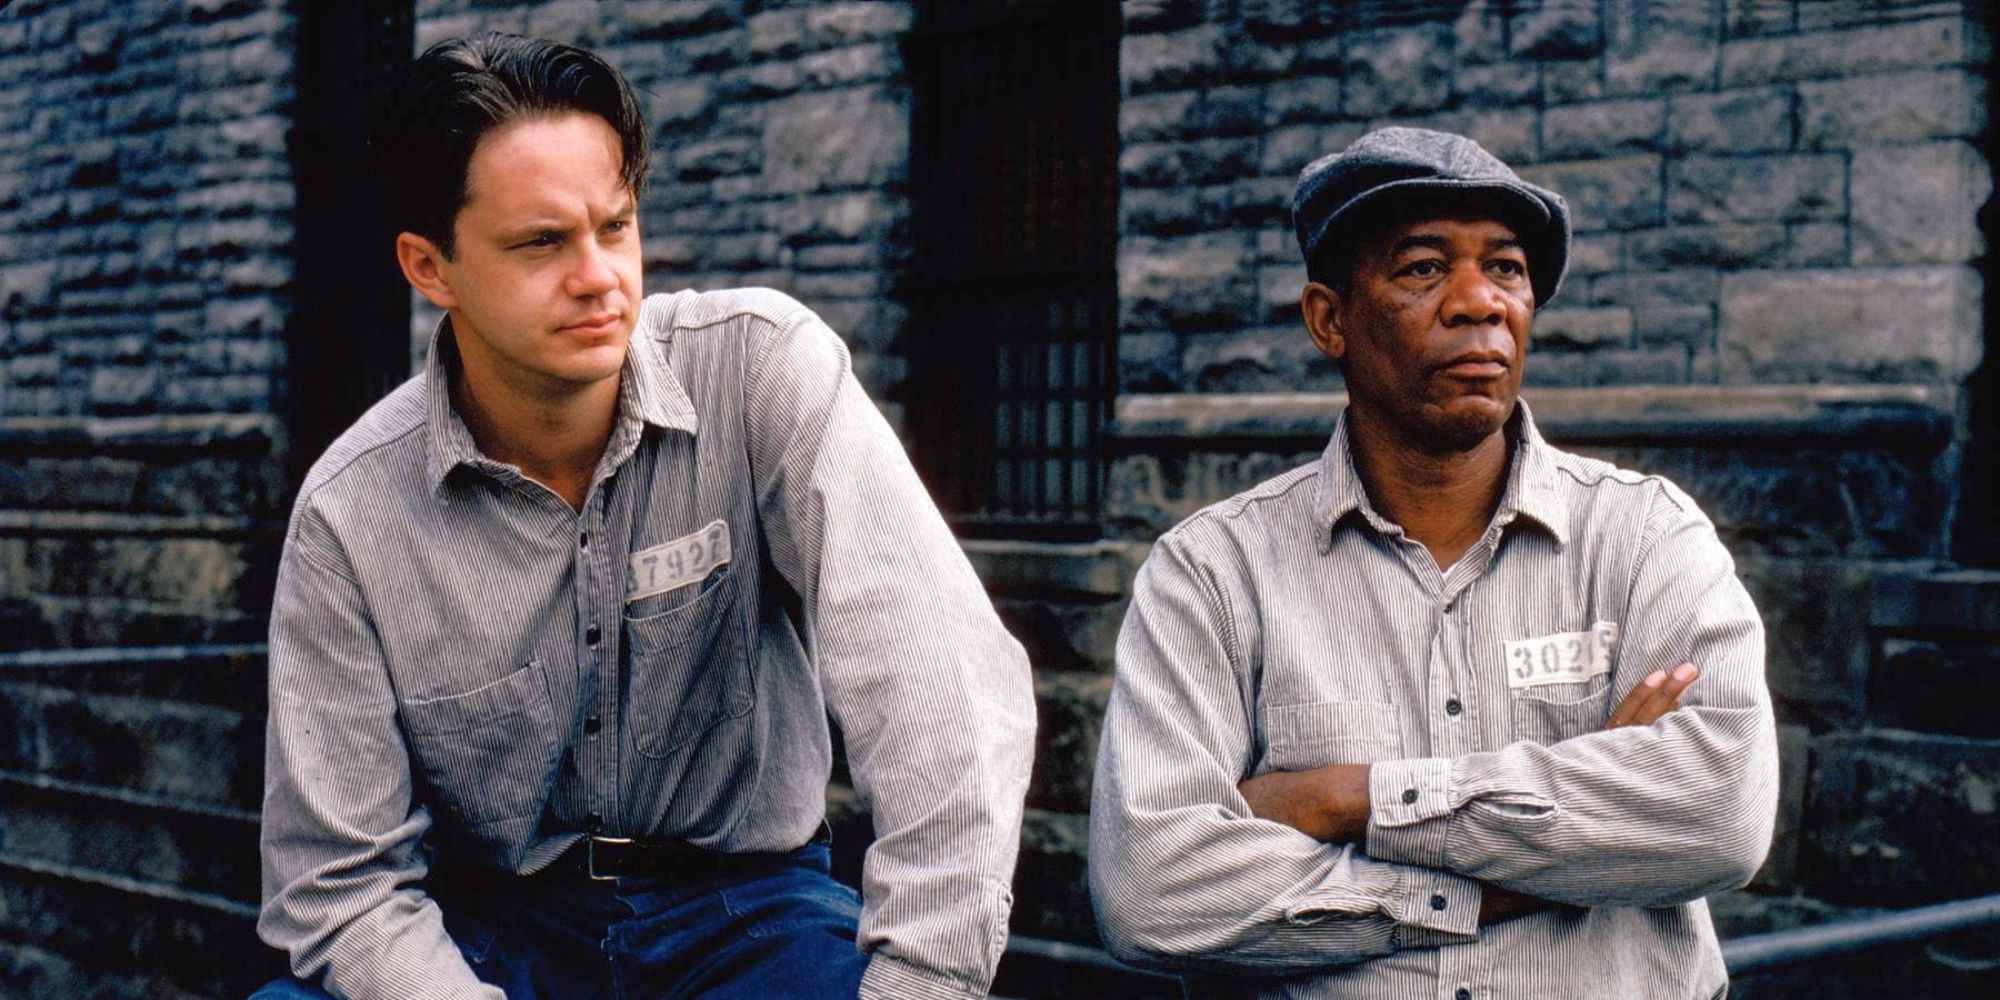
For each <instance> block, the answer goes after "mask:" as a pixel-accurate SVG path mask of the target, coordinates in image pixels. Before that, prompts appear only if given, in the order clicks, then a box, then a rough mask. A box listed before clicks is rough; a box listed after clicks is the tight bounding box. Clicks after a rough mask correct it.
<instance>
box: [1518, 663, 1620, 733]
mask: <svg viewBox="0 0 2000 1000" xmlns="http://www.w3.org/2000/svg"><path fill="white" fill-rule="evenodd" d="M1610 696H1611V675H1610V674H1599V675H1597V676H1596V677H1593V678H1591V679H1590V680H1588V681H1584V682H1581V683H1577V684H1550V685H1547V686H1545V687H1536V688H1522V689H1520V690H1518V691H1515V692H1513V717H1514V739H1515V740H1516V741H1519V740H1527V741H1528V742H1530V743H1539V744H1541V745H1543V746H1549V745H1550V744H1554V743H1560V742H1562V741H1563V740H1566V739H1569V738H1570V737H1572V736H1582V735H1583V734H1585V733H1594V732H1596V731H1598V730H1599V729H1602V728H1604V720H1605V718H1606V716H1607V714H1608V710H1607V709H1606V707H1605V703H1606V702H1607V701H1608V700H1609V698H1610Z"/></svg>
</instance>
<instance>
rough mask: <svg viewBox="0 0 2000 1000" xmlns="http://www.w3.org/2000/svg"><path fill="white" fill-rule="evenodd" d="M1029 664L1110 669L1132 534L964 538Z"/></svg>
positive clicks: (1131, 565) (1130, 570)
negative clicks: (1096, 538)
mask: <svg viewBox="0 0 2000 1000" xmlns="http://www.w3.org/2000/svg"><path fill="white" fill-rule="evenodd" d="M961 544H962V545H963V547H964V548H965V554H966V557H967V558H968V559H970V560H971V561H972V567H973V569H974V570H975V571H976V572H978V574H979V578H980V580H981V581H983V582H984V583H985V584H986V589H987V592H988V593H990V594H991V595H992V596H993V604H994V607H995V608H996V609H997V610H998V611H999V612H1000V619H1001V621H1003V622H1005V623H1006V625H1007V628H1008V631H1010V632H1012V633H1013V634H1014V636H1015V638H1018V639H1020V640H1021V644H1022V645H1023V646H1024V647H1026V648H1027V650H1028V659H1029V662H1031V663H1033V664H1034V665H1035V669H1036V671H1038V672H1039V671H1045V670H1073V671H1098V672H1101V673H1109V672H1110V671H1111V662H1112V651H1113V648H1114V646H1115V645H1116V643H1117V639H1118V626H1119V623H1120V622H1121V621H1122V620H1123V619H1124V616H1125V598H1126V595H1127V594H1128V593H1129V592H1130V590H1131V586H1132V575H1133V574H1134V573H1136V572H1138V569H1139V564H1140V563H1141V562H1143V561H1145V558H1146V552H1147V551H1148V549H1149V546H1148V545H1146V544H1145V543H1140V542H1088V543H1080V544H1063V543H1052V542H1024V541H1005V540H995V539H972V540H967V541H965V542H962V543H961Z"/></svg>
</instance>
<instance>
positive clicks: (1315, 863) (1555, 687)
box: [1090, 404, 1777, 1000]
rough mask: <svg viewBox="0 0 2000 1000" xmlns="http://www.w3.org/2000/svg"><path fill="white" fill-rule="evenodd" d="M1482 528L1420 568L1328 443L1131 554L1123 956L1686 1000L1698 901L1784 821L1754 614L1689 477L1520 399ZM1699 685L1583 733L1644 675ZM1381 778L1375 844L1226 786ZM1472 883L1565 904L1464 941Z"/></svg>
mask: <svg viewBox="0 0 2000 1000" xmlns="http://www.w3.org/2000/svg"><path fill="white" fill-rule="evenodd" d="M1509 432H1510V433H1512V434H1513V435H1514V441H1515V448H1514V458H1513V461H1512V464H1511V468H1510V471H1509V474H1508V481H1507V484H1506V486H1505V489H1504V491H1503V495H1502V499H1501V502H1500V504H1499V507H1498V509H1497V511H1496V512H1495V514H1494V517H1493V520H1492V523H1491V525H1490V526H1489V527H1488V528H1487V530H1486V532H1485V534H1484V535H1483V536H1482V538H1481V539H1480V541H1479V543H1478V544H1476V545H1475V546H1474V547H1473V548H1472V549H1470V550H1469V551H1468V552H1467V553H1466V554H1465V556H1464V557H1463V558H1462V559H1460V560H1459V561H1458V563H1457V564H1455V565H1454V566H1452V567H1450V569H1448V570H1444V571H1441V570H1439V568H1438V567H1437V565H1436V564H1435V563H1434V562H1433V561H1432V559H1431V557H1430V554H1429V552H1428V550H1426V549H1425V548H1424V547H1423V546H1422V545H1420V544H1418V543H1417V542H1415V541H1414V540H1412V539H1410V538H1408V537H1407V536H1406V535H1405V534H1404V533H1403V531H1402V529H1401V528H1399V527H1397V526H1396V525H1394V524H1391V523H1389V522H1388V521H1387V520H1385V519H1384V518H1383V517H1382V516H1381V515H1380V514H1379V513H1377V512H1376V511H1375V510H1374V509H1373V508H1372V507H1371V506H1370V505H1369V502H1368V498H1367V495H1366V493H1365V491H1364V490H1363V488H1362V484H1361V481H1360V479H1359V478H1358V477H1357V476H1356V473H1355V468H1354V464H1353V462H1352V458H1351V456H1350V454H1349V451H1348V439H1347V428H1346V420H1345V418H1344V417H1343V419H1342V420H1341V422H1340V424H1339V426H1338V428H1337V429H1336V430H1335V432H1334V435H1333V439H1332V441H1331V442H1330V443H1329V444H1328V445H1327V449H1326V452H1325V454H1324V456H1323V457H1322V458H1321V460H1320V461H1319V462H1317V463H1314V464H1312V465H1309V466H1306V467H1303V468H1300V469H1295V470H1293V471H1292V472H1289V473H1286V474H1285V475H1282V476H1279V477H1277V478H1275V479H1272V480H1270V481H1268V482H1266V483H1264V484H1262V485H1260V486H1258V487H1256V488H1255V489H1252V490H1250V491H1248V492H1246V493H1243V494H1241V495H1239V496H1236V497H1234V498H1232V499H1230V500H1227V501H1224V502H1222V503H1219V504H1216V505H1213V506H1211V507H1208V508H1207V509H1205V510H1203V511H1201V512H1199V513H1197V514H1195V515H1194V516H1193V517H1191V518H1189V519H1188V520H1187V521H1185V522H1183V523H1182V524H1180V525H1179V526H1178V527H1176V528H1175V529H1174V530H1173V531H1171V532H1169V533H1168V534H1167V535H1165V536H1164V537H1162V538H1161V539H1160V541H1159V543H1158V544H1157V545H1156V546H1155V547H1154V549H1153V552H1152V555H1151V556H1150V557H1149V558H1148V559H1147V561H1146V564H1145V566H1144V567H1143V568H1142V569H1141V571H1140V573H1139V577H1138V580H1137V583H1136V584H1135V591H1134V595H1133V599H1132V605H1131V609H1130V611H1129V612H1128V613H1127V616H1126V619H1125V625H1124V629H1123V631H1122V633H1121V634H1120V636H1119V641H1118V674H1117V680H1116V683H1115V686H1114V688H1113V692H1112V697H1111V708H1110V712H1109V715H1108V717H1107V719H1106V722H1105V729H1104V735H1103V742H1102V747H1101V750H1100V751H1099V756H1098V764H1097V780H1096V791H1095V801H1094V802H1093V805H1092V814H1091V838H1090V840H1091V842H1090V871H1091V889H1092V895H1093V898H1094V900H1095V902H1096V905H1097V912H1098V919H1099V922H1100V925H1101V927H1102V930H1103V932H1104V936H1105V940H1106V941H1107V942H1109V943H1110V945H1111V947H1112V950H1113V951H1114V952H1115V953H1116V954H1118V955H1119V956H1120V957H1121V958H1124V959H1126V960H1128V961H1131V962H1134V963H1137V964H1141V965H1146V966H1152V967H1157V968H1163V969H1169V970H1178V971H1182V972H1187V973H1191V974H1192V975H1191V976H1190V980H1189V981H1190V984H1191V986H1193V987H1194V992H1195V993H1196V994H1197V995H1232V994H1238V993H1240V994H1245V995H1255V996H1260V997H1315V998H1319V997H1327V998H1331V997H1341V998H1381V1000H1392V998H1393V1000H1406V998H1411V997H1424V998H1430V1000H1454V998H1458V1000H1463V998H1468V997H1472V998H1482V1000H1492V998H1507V997H1522V998H1535V1000H1552V998H1562V997H1575V998H1601V997H1610V996H1616V997H1635V998H1662V1000H1669V998H1670V1000H1707V998H1709V997H1712V996H1714V995H1716V994H1717V993H1718V992H1719V991H1720V990H1721V989H1722V988H1723V987H1724V984H1725V983H1726V980H1727V977H1726V974H1725V972H1724V970H1723V966H1722V958H1721V954H1720V952H1719V951H1718V949H1717V945H1716V939H1715V932H1714V929H1713V927H1712V925H1711V923H1710V921H1709V918H1708V911H1707V907H1706V904H1705V903H1704V902H1703V901H1702V897H1703V896H1704V895H1706V894H1708V893H1712V892H1716V891H1718V890H1721V889H1726V888H1730V887H1734V886H1738V885H1741V884H1743V883H1744V882H1746V881H1748V880H1749V878H1750V876H1751V875H1752V874H1753V873H1754V872H1755V871H1756V869H1757V866H1758V865H1759V864H1760V862H1761V861H1762V859H1763V857H1764V854H1765V851H1766V850H1767V849H1768V847H1769V844H1770V839H1771V829H1772V822H1773V818H1774V814H1775V805H1776V796H1777V746H1776V737H1775V733H1774V727H1773V723H1772V716H1771V706H1770V698H1769V695H1768V693H1767V692H1766V690H1765V686H1764V632H1763V627H1762V625H1761V623H1760V622H1759V620H1758V618H1757V612H1756V609H1755V608H1753V607H1752V606H1751V603H1750V599H1749V596H1748V595H1747V594H1746V593H1745V592H1744V590H1743V587H1742V585H1741V584H1740V583H1739V582H1738V581H1737V579H1736V575H1735V567H1734V564H1733V563H1732V561H1731V560H1730V558H1729V554H1728V552H1726V551H1725V550H1724V549H1723V547H1722V545H1721V543H1720V542H1719V541H1718V540H1717V538H1716V535H1715V531H1714V528H1713V526H1712V525H1711V524H1710V523H1709V521H1708V519H1707V518H1706V517H1704V516H1703V515H1702V513H1701V512H1700V511H1699V510H1697V509H1696V508H1695V506H1694V504H1693V502H1692V501H1690V500H1689V499H1688V497H1687V495H1686V494H1685V493H1682V492H1681V491H1680V490H1679V489H1677V488H1675V487H1674V486H1673V485H1672V484H1670V483H1668V482H1666V481H1665V480H1663V479H1661V478H1659V477H1657V476H1642V475H1639V474H1636V473H1632V472H1626V471H1623V470H1620V469H1616V468H1613V467H1612V466H1610V465H1607V464H1605V463H1603V462H1598V461H1594V460H1591V459H1587V458H1582V457H1579V456H1576V455H1571V454H1567V453H1565V452H1562V451H1558V450H1556V449H1555V448H1552V447H1550V446H1549V445H1548V444H1546V443H1545V442H1543V441H1542V439H1541V437H1540V436H1539V435H1538V434H1537V433H1536V431H1535V427H1534V422H1533V418H1532V417H1531V416H1530V415H1529V413H1528V409H1527V406H1526V405H1525V404H1523V405H1521V406H1520V407H1519V408H1518V410H1517V418H1516V420H1515V421H1513V422H1512V423H1511V424H1510V428H1509ZM1683 661H1692V662H1694V663H1696V664H1697V665H1699V666H1700V667H1701V668H1702V671H1703V673H1702V675H1701V678H1700V679H1699V680H1697V681H1696V682H1695V684H1694V686H1693V687H1692V688H1690V689H1689V690H1688V691H1687V693H1686V694H1685V695H1684V697H1683V698H1682V705H1683V707H1682V708H1681V709H1680V710H1678V711H1675V712H1672V713H1669V714H1668V715H1666V716H1665V717H1663V718H1661V719H1660V720H1659V721H1658V722H1656V723H1655V724H1653V725H1652V726H1648V727H1628V728H1623V729H1618V730H1615V731H1611V732H1600V731H1599V729H1600V727H1602V726H1603V724H1604V722H1605V720H1606V718H1607V717H1608V715H1609V712H1610V709H1611V707H1612V706H1613V705H1615V704H1617V702H1618V700H1619V699H1621V698H1622V697H1623V696H1624V694H1625V693H1626V692H1628V691H1630V690H1631V689H1632V688H1633V687H1634V686H1635V685H1637V684H1638V683H1639V682H1640V681H1641V679H1643V678H1644V677H1645V675H1646V674H1648V673H1650V672H1651V671H1653V670H1657V669H1671V668H1672V667H1673V666H1675V665H1676V664H1679V663H1681V662H1683ZM1341 763H1345V764H1360V763H1368V764H1372V765H1373V767H1372V769H1371V773H1370V781H1369V783H1370V795H1371V798H1372V817H1371V819H1370V821H1369V826H1368V832H1367V837H1366V842H1365V843H1361V844H1336V845H1328V844H1323V843H1320V842H1318V841H1316V840H1314V839H1312V838H1311V837H1308V836H1307V835H1305V834H1303V833H1300V832H1299V831H1297V830H1294V829H1292V828H1290V827H1288V826H1283V825H1280V824H1277V823H1273V822H1268V821H1265V820H1261V819H1256V818H1254V817H1252V815H1251V811H1250V808H1249V806H1248V805H1247V804H1246V803H1245V801H1244V799H1243V797H1242V796H1241V795H1240V794H1239V793H1238V792H1237V784H1238V783H1239V782H1241V781H1243V780H1245V779H1248V778H1250V777H1253V776H1255V775H1259V774H1264V773H1266V772H1269V771H1273V770H1287V771H1298V770H1306V769H1309V768H1314V767H1319V766H1323V765H1327V764H1341ZM1482 883H1486V884H1493V885H1498V886H1503V887H1505V888H1508V889H1512V890H1515V891H1518V892H1523V893H1528V894H1531V895H1534V896H1539V897H1543V898H1545V899H1550V900H1554V901H1557V902H1559V903H1563V904H1568V905H1567V906H1565V907H1564V908H1562V909H1558V910H1553V911H1548V912H1543V913H1538V914H1534V915H1530V916H1526V917H1521V918H1518V919H1515V920H1512V921H1506V922H1500V923H1496V924H1494V925H1492V926H1489V927H1484V928H1482V927H1480V926H1478V919H1477V915H1478V911H1479V903H1480V895H1481V887H1482Z"/></svg>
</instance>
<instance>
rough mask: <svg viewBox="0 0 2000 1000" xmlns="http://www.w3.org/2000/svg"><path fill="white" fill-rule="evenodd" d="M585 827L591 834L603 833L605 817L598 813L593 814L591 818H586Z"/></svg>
mask: <svg viewBox="0 0 2000 1000" xmlns="http://www.w3.org/2000/svg"><path fill="white" fill-rule="evenodd" d="M583 825H584V826H586V827H589V828H590V832H591V833H603V832H604V817H603V816H600V815H598V814H597V813H591V814H590V815H589V816H586V817H584V820H583Z"/></svg>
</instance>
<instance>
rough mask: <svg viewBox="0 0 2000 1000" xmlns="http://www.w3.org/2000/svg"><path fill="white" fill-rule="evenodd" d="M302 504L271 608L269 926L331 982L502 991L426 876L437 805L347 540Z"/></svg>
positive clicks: (352, 991)
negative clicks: (406, 735) (420, 793)
mask: <svg viewBox="0 0 2000 1000" xmlns="http://www.w3.org/2000/svg"><path fill="white" fill-rule="evenodd" d="M302 503H306V504H307V506H306V507H305V509H303V510H302V511H301V513H300V516H299V517H298V518H297V519H296V521H295V524H294V527H293V530H292V532H291V535H290V537H289V538H288V539H287V540H286V545H285V552H284V556H283V558H282V561H281V563H280V566H279V570H278V585H277V594H276V597H275V599H274V603H273V605H272V610H271V653H270V721H269V724H268V727H267V729H266V736H265V765H264V768H265V772H264V813H263V826H262V830H261V847H262V858H263V896H264V903H263V908H262V911H261V912H260V913H259V915H258V920H257V930H258V933H259V935H260V936H262V937H263V939H264V940H265V941H266V942H267V943H269V944H271V945H272V946H273V947H276V948H278V949H280V950H282V951H284V952H285V953H286V954H287V955H288V956H289V957H290V961H291V968H292V971H293V973H294V974H296V975H298V976H300V977H301V978H305V979H308V980H314V981H322V982H323V983H324V985H325V986H326V988H327V989H328V990H329V991H331V992H332V993H333V994H334V995H335V996H339V997H346V998H351V1000H391V998H395V1000H418V998H432V997H447V998H475V997H476V998H481V1000H499V998H500V997H501V993H500V991H499V990H497V989H494V988H493V987H491V986H487V985H484V984H482V983H480V982H479V980H478V979H477V978H476V977H474V975H473V974H472V970H471V968H470V967H469V966H467V965H466V963H465V959H464V958H463V957H462V956H461V955H460V954H459V951H458V948H457V946H456V945H455V944H453V942H452V940H451V938H450V936H449V935H448V934H447V933H446V932H445V928H444V920H443V915H442V913H441V912H440V910H439V909H438V907H437V905H436V904H435V903H434V902H432V901H431V899H430V898H429V897H428V896H427V895H425V894H424V893H423V891H422V890H420V889H418V888H416V883H417V882H418V881H419V880H420V879H422V878H423V877H424V874H425V871H426V868H425V866H424V863H423V861H422V859H421V857H420V856H419V855H418V853H417V841H418V839H419V838H420V837H422V836H423V834H424V833H425V831H427V830H428V829H429V828H430V817H429V813H428V812H426V811H425V810H423V809H422V808H417V807H415V806H414V805H413V802H412V797H411V789H412V782H411V777H410V767H409V755H408V751H407V749H406V748H405V746H404V743H403V739H402V735H401V731H400V730H399V729H398V727H397V724H396V702H395V697H394V695H393V693H392V691H391V690H390V684H389V676H388V671H387V669H386V667H385V665H384V663H383V658H382V652H381V648H380V643H379V641H378V639H377V637H376V632H375V629H374V627H373V625H372V624H371V620H370V617H369V614H368V609H367V606H366V602H365V601H364V599H363V597H362V593H361V588H360V587H359V585H358V584H357V583H356V582H355V579H354V575H353V573H352V571H351V570H350V569H349V568H348V564H347V561H346V560H345V558H344V556H343V554H342V551H341V547H340V545H339V542H338V539H337V538H336V537H335V536H334V534H333V532H332V531H331V529H330V528H329V527H328V526H327V525H326V524H324V523H323V522H322V521H321V520H320V519H319V518H318V517H317V516H316V515H315V514H314V512H313V511H312V509H311V508H310V505H309V501H302Z"/></svg>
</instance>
